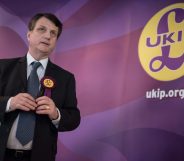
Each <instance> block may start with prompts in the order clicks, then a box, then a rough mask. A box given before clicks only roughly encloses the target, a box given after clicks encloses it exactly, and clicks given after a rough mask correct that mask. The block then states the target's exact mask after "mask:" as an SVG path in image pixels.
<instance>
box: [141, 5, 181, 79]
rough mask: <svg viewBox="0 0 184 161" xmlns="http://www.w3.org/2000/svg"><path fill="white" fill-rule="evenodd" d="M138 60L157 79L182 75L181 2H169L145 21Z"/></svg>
mask: <svg viewBox="0 0 184 161" xmlns="http://www.w3.org/2000/svg"><path fill="white" fill-rule="evenodd" d="M139 59H140V62H141V65H142V67H143V68H144V70H145V71H146V72H147V73H148V74H149V75H150V76H151V77H153V78H154V79H156V80H160V81H171V80H175V79H178V78H180V77H182V76H183V75H184V63H183V62H184V3H177V4H174V5H170V6H168V7H166V8H164V9H162V10H161V11H159V12H158V13H156V14H155V15H154V16H153V17H152V18H151V19H150V20H149V21H148V23H147V24H146V26H145V27H144V29H143V31H142V33H141V36H140V39H139Z"/></svg>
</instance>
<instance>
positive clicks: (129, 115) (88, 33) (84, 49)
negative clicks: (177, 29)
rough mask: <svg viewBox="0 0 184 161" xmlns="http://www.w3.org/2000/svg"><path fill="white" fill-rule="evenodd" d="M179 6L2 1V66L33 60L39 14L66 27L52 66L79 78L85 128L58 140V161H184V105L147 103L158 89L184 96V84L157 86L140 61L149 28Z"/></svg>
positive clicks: (114, 0) (112, 0)
mask: <svg viewBox="0 0 184 161" xmlns="http://www.w3.org/2000/svg"><path fill="white" fill-rule="evenodd" d="M177 2H182V0H180V1H179V0H167V1H166V0H161V1H155V0H147V1H143V0H142V1H141V0H139V1H137V0H129V1H124V0H55V1H53V0H38V1H31V0H30V1H27V2H26V1H25V0H15V1H11V0H0V58H10V57H17V56H23V55H25V54H26V52H27V40H26V32H27V26H26V24H27V22H28V20H29V18H30V17H31V16H32V15H33V14H35V13H37V12H52V13H55V14H56V15H57V16H58V17H59V18H60V19H61V20H62V21H63V23H64V30H63V33H62V35H61V38H60V39H59V41H58V44H57V45H58V46H57V48H56V50H55V51H54V53H53V55H52V60H53V61H54V62H55V63H56V64H58V65H59V66H61V67H63V68H65V69H67V70H69V71H71V72H73V73H74V74H75V76H76V81H77V97H78V104H79V108H80V110H81V115H82V120H81V125H80V126H79V128H78V129H76V130H75V131H72V132H65V133H59V139H58V153H57V161H183V160H184V154H183V149H184V148H183V147H184V117H183V116H184V105H183V101H182V100H181V99H177V98H172V99H162V100H158V99H150V100H148V99H146V98H145V93H146V91H148V90H150V89H153V88H156V89H157V88H163V89H170V88H183V87H184V85H183V84H184V83H183V82H184V80H183V79H184V78H180V79H177V80H175V81H169V82H162V81H157V80H155V79H153V78H151V77H150V76H149V75H148V74H147V73H146V72H145V71H144V70H143V68H142V67H141V64H140V62H139V58H138V42H139V38H140V35H141V32H142V30H143V28H144V26H145V25H146V23H147V22H148V21H149V19H150V18H151V17H152V16H153V15H154V14H155V13H157V12H158V11H159V10H161V9H163V8H165V7H166V6H168V5H171V4H174V3H177ZM182 18H184V17H182ZM7 81H8V80H7ZM61 90H62V89H61Z"/></svg>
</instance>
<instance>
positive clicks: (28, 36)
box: [27, 31, 30, 41]
mask: <svg viewBox="0 0 184 161" xmlns="http://www.w3.org/2000/svg"><path fill="white" fill-rule="evenodd" d="M29 39H30V31H28V32H27V40H28V41H29Z"/></svg>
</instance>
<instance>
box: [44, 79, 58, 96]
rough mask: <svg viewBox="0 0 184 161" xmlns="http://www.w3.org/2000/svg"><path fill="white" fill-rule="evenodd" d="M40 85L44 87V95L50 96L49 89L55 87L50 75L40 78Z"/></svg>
mask: <svg viewBox="0 0 184 161" xmlns="http://www.w3.org/2000/svg"><path fill="white" fill-rule="evenodd" d="M41 85H42V87H43V88H44V89H45V92H44V96H48V97H51V91H52V89H53V88H55V87H56V82H55V80H54V79H53V78H52V77H49V76H45V77H43V78H42V79H41Z"/></svg>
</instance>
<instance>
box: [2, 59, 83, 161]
mask: <svg viewBox="0 0 184 161" xmlns="http://www.w3.org/2000/svg"><path fill="white" fill-rule="evenodd" d="M26 63H27V60H26V57H23V58H13V59H3V60H0V161H2V160H3V157H4V152H5V148H6V144H7V139H8V136H9V132H10V130H11V127H12V124H13V122H14V121H15V119H16V117H17V115H18V113H19V110H16V111H12V112H8V113H6V112H5V109H6V104H7V101H8V99H9V98H10V97H11V96H15V95H16V94H18V93H20V92H26V90H27V74H26V71H27V69H26V67H27V64H26ZM45 76H50V77H52V78H54V80H55V82H56V87H55V88H54V89H52V95H51V98H52V99H53V101H54V102H55V105H56V106H57V108H58V109H59V110H60V113H61V120H60V123H59V127H58V128H56V127H55V126H54V125H53V123H52V121H51V120H50V119H49V117H48V116H47V115H36V127H35V135H34V139H33V147H32V155H31V158H32V159H31V161H54V160H55V155H56V152H57V136H58V131H70V130H73V129H75V128H76V127H78V125H79V123H80V112H79V110H78V108H77V99H76V92H75V79H74V76H73V74H71V73H69V72H67V71H65V70H64V69H62V68H60V67H58V66H57V65H55V64H53V63H51V62H50V60H49V62H48V65H47V69H46V72H45ZM41 91H42V92H41V93H43V89H42V90H41Z"/></svg>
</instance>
